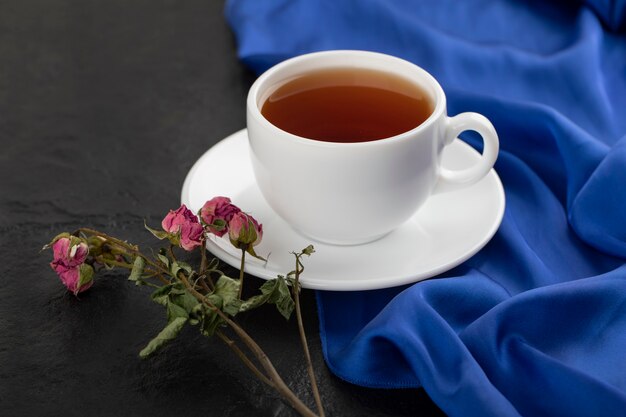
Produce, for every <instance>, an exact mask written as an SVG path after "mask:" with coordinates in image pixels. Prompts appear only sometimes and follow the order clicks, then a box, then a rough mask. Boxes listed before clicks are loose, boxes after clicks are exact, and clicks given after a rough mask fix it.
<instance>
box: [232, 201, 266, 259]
mask: <svg viewBox="0 0 626 417" xmlns="http://www.w3.org/2000/svg"><path fill="white" fill-rule="evenodd" d="M228 237H229V238H230V243H232V244H233V246H234V247H236V248H239V249H244V250H245V251H246V252H248V253H250V254H251V255H252V256H255V257H257V258H260V259H263V258H261V257H260V256H258V255H257V254H256V253H254V249H253V247H254V246H256V245H258V244H259V243H261V239H262V238H263V225H262V224H259V222H257V221H256V219H255V218H254V217H252V216H250V215H249V214H246V213H244V212H242V211H241V212H239V213H236V214H235V215H234V216H233V218H232V219H230V222H228Z"/></svg>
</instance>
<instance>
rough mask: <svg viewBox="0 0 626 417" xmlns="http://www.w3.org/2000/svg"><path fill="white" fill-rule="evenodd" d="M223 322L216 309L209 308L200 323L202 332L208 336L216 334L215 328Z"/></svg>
mask: <svg viewBox="0 0 626 417" xmlns="http://www.w3.org/2000/svg"><path fill="white" fill-rule="evenodd" d="M223 323H224V320H222V318H221V317H220V316H218V315H217V313H216V312H215V311H211V310H208V311H207V312H206V314H205V315H204V317H203V319H202V323H201V324H200V332H201V333H202V334H203V335H205V336H207V337H211V336H213V335H214V334H215V330H217V328H218V327H219V326H221V325H222V324H223Z"/></svg>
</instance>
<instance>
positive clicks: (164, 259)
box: [156, 248, 170, 269]
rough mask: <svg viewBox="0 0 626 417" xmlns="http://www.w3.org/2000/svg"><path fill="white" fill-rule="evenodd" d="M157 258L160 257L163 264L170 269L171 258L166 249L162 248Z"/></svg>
mask: <svg viewBox="0 0 626 417" xmlns="http://www.w3.org/2000/svg"><path fill="white" fill-rule="evenodd" d="M156 256H157V258H159V261H161V262H162V263H163V265H165V267H166V268H168V269H169V267H170V258H168V257H167V252H165V249H163V248H161V249H160V250H159V253H157V255H156Z"/></svg>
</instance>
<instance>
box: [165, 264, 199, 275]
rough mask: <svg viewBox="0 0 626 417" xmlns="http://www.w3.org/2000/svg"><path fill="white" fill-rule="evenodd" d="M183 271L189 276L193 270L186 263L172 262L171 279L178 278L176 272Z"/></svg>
mask: <svg viewBox="0 0 626 417" xmlns="http://www.w3.org/2000/svg"><path fill="white" fill-rule="evenodd" d="M181 270H182V271H185V272H186V273H187V275H189V274H191V273H192V272H193V269H192V268H191V265H189V264H188V263H186V262H182V261H173V262H172V264H171V265H170V273H171V274H172V276H173V277H177V276H178V271H181Z"/></svg>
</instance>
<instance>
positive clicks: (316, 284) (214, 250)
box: [181, 128, 506, 291]
mask: <svg viewBox="0 0 626 417" xmlns="http://www.w3.org/2000/svg"><path fill="white" fill-rule="evenodd" d="M239 136H246V137H247V129H245V128H244V129H241V130H238V131H236V132H234V133H232V134H230V135H228V136H226V137H225V138H223V139H221V140H220V141H218V142H217V143H216V144H215V145H213V146H212V147H210V148H209V149H208V150H207V151H206V152H204V153H203V154H202V155H201V156H200V158H198V160H197V161H196V162H195V163H194V164H193V166H192V167H191V169H190V170H189V172H188V173H187V176H186V177H185V181H184V182H183V187H182V190H181V202H182V204H189V202H190V188H191V183H192V181H193V179H194V174H195V172H196V171H197V170H198V169H199V167H200V166H202V164H203V162H204V160H205V159H207V158H209V157H210V156H211V155H212V154H214V153H215V152H219V149H220V148H221V147H223V146H225V145H226V144H227V143H228V142H229V141H231V140H237V138H238V137H239ZM454 142H458V143H457V144H456V146H463V147H465V148H466V151H471V152H474V153H477V154H478V151H476V150H475V149H474V148H472V147H471V146H470V145H468V144H467V143H465V142H463V141H462V140H460V139H458V138H457V139H455V140H454ZM487 176H491V177H492V178H493V180H495V188H496V189H497V196H498V198H497V200H498V205H499V207H498V211H497V213H496V215H495V216H494V217H493V222H492V223H491V227H490V228H489V229H488V231H485V233H484V234H483V235H482V238H481V239H480V240H479V241H477V242H476V243H475V244H474V246H473V247H472V248H471V249H470V250H468V251H467V252H465V253H464V254H463V256H459V257H457V258H454V259H452V260H450V261H449V262H445V263H442V264H441V265H438V266H437V267H434V268H430V269H428V270H424V271H420V272H419V273H416V274H402V275H391V276H385V277H384V279H381V278H366V279H359V280H345V281H337V280H334V281H331V282H329V281H328V280H323V279H315V278H311V277H304V276H303V277H302V280H301V284H302V286H303V288H308V289H314V290H328V291H366V290H376V289H383V288H391V287H397V286H402V285H407V284H412V283H416V282H419V281H423V280H426V279H429V278H433V277H435V276H437V275H439V274H441V273H444V272H446V271H449V270H450V269H452V268H454V267H456V266H458V265H460V264H462V263H463V262H465V261H467V260H468V259H470V258H471V257H472V256H474V255H475V254H476V253H478V252H479V251H480V250H481V249H482V248H483V247H485V245H486V244H487V243H488V242H489V241H490V240H491V239H492V238H493V236H495V234H496V232H497V231H498V229H499V227H500V225H501V224H502V220H503V218H504V212H505V208H506V198H505V193H504V187H503V185H502V181H501V180H500V177H499V176H498V174H497V172H496V171H495V169H493V168H492V169H491V170H489V172H488V173H487V175H486V176H485V177H487ZM451 192H454V191H451ZM274 214H275V213H274ZM275 215H276V216H278V215H277V214H275ZM400 227H402V226H400ZM294 233H296V232H295V231H294ZM217 239H218V238H216V237H214V236H210V237H209V239H207V241H206V246H207V250H208V251H209V252H211V254H213V255H214V256H216V257H217V258H219V259H221V260H222V261H224V262H226V263H227V264H228V265H230V266H232V267H234V268H239V267H240V266H241V265H240V258H239V257H236V256H234V255H233V254H231V253H229V252H228V251H226V250H225V249H223V248H222V247H221V246H220V245H219V244H218V243H217V242H216V240H217ZM382 239H385V236H383V237H382ZM320 244H323V243H321V242H320ZM367 244H368V243H365V244H364V245H367ZM325 245H328V244H325ZM328 246H333V245H328ZM246 273H247V274H250V275H253V276H256V277H258V278H261V279H264V280H269V279H273V278H275V277H276V275H277V273H280V272H276V271H273V270H270V269H267V267H266V266H264V263H263V262H262V261H259V260H257V259H249V258H248V259H247V260H246ZM330 284H332V285H330Z"/></svg>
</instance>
